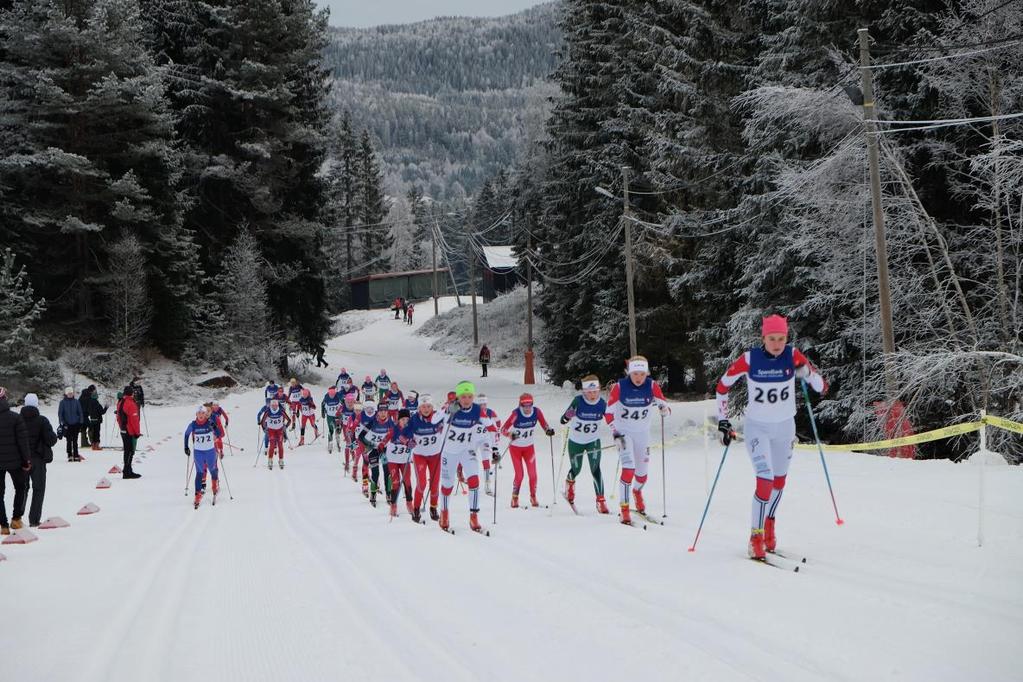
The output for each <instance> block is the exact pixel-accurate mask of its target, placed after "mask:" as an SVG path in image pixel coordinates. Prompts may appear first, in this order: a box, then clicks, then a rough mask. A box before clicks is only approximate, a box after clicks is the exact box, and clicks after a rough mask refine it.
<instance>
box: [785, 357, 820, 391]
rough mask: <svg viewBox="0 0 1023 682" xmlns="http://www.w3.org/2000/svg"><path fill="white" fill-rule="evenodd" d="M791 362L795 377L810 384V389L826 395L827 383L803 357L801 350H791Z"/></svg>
mask: <svg viewBox="0 0 1023 682" xmlns="http://www.w3.org/2000/svg"><path fill="white" fill-rule="evenodd" d="M792 360H793V362H794V364H795V365H796V376H797V377H799V378H800V379H804V380H806V383H808V384H810V388H812V389H813V390H815V391H817V392H818V393H827V391H828V382H826V381H824V377H822V376H821V375H820V373H819V372H818V371H817V368H816V367H814V366H813V363H812V362H810V360H809V359H807V357H806V356H805V355H803V352H802V351H801V350H799V349H798V348H793V349H792Z"/></svg>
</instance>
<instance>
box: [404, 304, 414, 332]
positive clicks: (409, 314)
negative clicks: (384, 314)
mask: <svg viewBox="0 0 1023 682" xmlns="http://www.w3.org/2000/svg"><path fill="white" fill-rule="evenodd" d="M415 309H416V307H415V306H414V305H413V304H411V303H409V304H408V312H407V313H406V314H407V319H406V320H405V322H406V323H407V324H409V325H410V326H411V325H412V313H413V312H414V311H415Z"/></svg>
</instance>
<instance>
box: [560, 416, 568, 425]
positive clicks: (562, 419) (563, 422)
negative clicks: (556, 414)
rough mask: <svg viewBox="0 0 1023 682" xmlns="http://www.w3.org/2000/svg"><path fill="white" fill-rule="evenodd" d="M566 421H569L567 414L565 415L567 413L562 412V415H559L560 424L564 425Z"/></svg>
mask: <svg viewBox="0 0 1023 682" xmlns="http://www.w3.org/2000/svg"><path fill="white" fill-rule="evenodd" d="M568 422H569V419H568V416H567V415H564V414H563V415H561V425H562V426H564V425H565V424H567V423H568Z"/></svg>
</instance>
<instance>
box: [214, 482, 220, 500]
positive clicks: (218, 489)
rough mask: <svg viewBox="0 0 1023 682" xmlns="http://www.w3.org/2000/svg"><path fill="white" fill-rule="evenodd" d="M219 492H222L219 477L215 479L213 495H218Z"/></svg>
mask: <svg viewBox="0 0 1023 682" xmlns="http://www.w3.org/2000/svg"><path fill="white" fill-rule="evenodd" d="M219 492H220V481H218V480H217V479H213V497H216V496H217V493H219Z"/></svg>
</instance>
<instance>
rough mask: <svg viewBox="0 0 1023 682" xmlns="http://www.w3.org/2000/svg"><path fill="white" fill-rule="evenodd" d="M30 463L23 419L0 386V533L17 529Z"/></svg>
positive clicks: (26, 491) (25, 493)
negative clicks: (7, 494) (10, 504)
mask: <svg viewBox="0 0 1023 682" xmlns="http://www.w3.org/2000/svg"><path fill="white" fill-rule="evenodd" d="M75 404H77V402H76V403H75ZM31 466H32V461H31V459H29V452H28V434H27V433H26V432H25V420H24V419H22V418H21V415H20V414H18V413H17V412H12V411H11V406H10V404H8V402H7V389H6V388H4V387H2V386H0V535H10V534H11V528H14V529H15V530H17V529H19V528H21V525H22V524H21V517H22V515H23V514H24V513H25V498H26V497H28V490H27V489H26V485H25V482H26V480H27V474H28V470H29V469H30V468H31ZM8 474H10V475H11V483H12V484H13V485H14V509H12V511H13V514H12V515H11V517H12V518H11V523H10V524H8V523H7V507H6V506H5V504H4V484H5V483H6V481H7V475H8Z"/></svg>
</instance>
